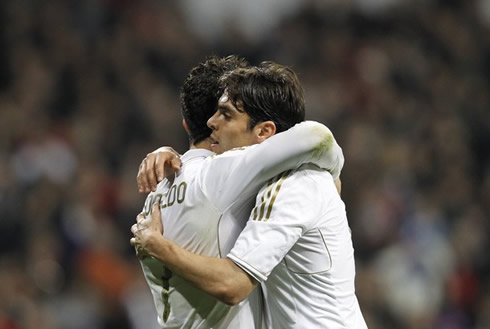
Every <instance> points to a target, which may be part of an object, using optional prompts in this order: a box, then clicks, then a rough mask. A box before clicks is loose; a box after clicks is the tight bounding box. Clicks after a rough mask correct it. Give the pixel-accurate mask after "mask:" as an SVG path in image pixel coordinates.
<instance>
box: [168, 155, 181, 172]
mask: <svg viewBox="0 0 490 329" xmlns="http://www.w3.org/2000/svg"><path fill="white" fill-rule="evenodd" d="M170 164H171V166H172V169H173V170H174V171H179V170H180V166H181V165H182V162H181V161H180V158H173V159H172V160H171V161H170Z"/></svg>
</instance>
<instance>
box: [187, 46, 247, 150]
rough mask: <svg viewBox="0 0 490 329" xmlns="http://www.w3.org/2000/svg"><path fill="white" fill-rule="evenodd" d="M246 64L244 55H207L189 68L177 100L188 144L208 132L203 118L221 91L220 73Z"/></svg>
mask: <svg viewBox="0 0 490 329" xmlns="http://www.w3.org/2000/svg"><path fill="white" fill-rule="evenodd" d="M247 65H248V63H247V61H246V60H245V59H243V58H241V57H238V56H236V55H230V56H227V57H221V58H220V57H216V56H211V57H208V58H206V60H205V61H204V62H202V63H200V64H199V65H198V66H196V67H194V68H193V69H192V70H191V71H190V72H189V75H188V76H187V78H186V79H185V81H184V85H183V86H182V88H181V91H180V101H181V104H182V116H183V117H184V119H185V121H186V123H187V127H188V128H189V132H188V133H189V142H190V143H191V144H196V143H199V142H200V141H202V140H204V139H206V138H207V137H209V135H210V134H211V129H209V128H208V126H207V121H208V119H209V118H210V117H212V116H213V114H214V113H215V112H216V107H217V104H218V99H219V97H220V96H221V94H222V93H223V87H222V86H221V84H220V78H221V76H222V75H223V74H224V73H225V72H228V71H231V70H234V69H237V68H245V67H246V66H247Z"/></svg>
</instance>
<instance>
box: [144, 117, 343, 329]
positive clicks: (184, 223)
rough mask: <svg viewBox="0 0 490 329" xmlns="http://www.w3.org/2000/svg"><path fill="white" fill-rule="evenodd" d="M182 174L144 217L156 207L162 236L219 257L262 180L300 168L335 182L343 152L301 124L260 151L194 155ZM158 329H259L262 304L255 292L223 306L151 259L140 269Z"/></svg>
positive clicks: (313, 126) (160, 189) (160, 191)
mask: <svg viewBox="0 0 490 329" xmlns="http://www.w3.org/2000/svg"><path fill="white" fill-rule="evenodd" d="M181 160H182V168H181V170H180V172H179V173H178V174H177V175H175V177H174V178H173V179H172V180H167V179H165V180H164V181H162V182H161V183H160V184H158V186H157V191H156V192H153V193H150V194H149V195H148V198H147V200H146V202H145V206H144V211H145V213H147V214H148V213H149V212H150V210H151V206H152V204H153V203H155V202H159V204H160V208H161V210H162V222H163V225H164V236H165V237H166V238H168V239H169V240H172V241H174V242H175V243H177V244H178V245H179V246H181V247H183V248H185V249H187V250H189V251H191V252H194V253H197V254H200V255H205V256H212V257H224V256H225V255H226V254H227V253H228V252H229V251H230V250H231V247H232V246H233V244H234V243H235V241H236V238H237V237H238V235H239V234H240V232H241V230H242V229H243V227H244V226H245V224H246V221H247V219H248V215H249V214H250V211H251V209H252V208H253V204H254V198H255V196H256V194H257V192H258V191H259V189H260V187H261V186H262V184H263V183H264V182H266V181H267V179H270V178H271V177H274V176H275V175H277V174H279V173H281V172H283V171H284V170H286V169H289V168H296V167H298V166H300V165H301V164H303V163H315V164H316V165H319V166H321V167H322V168H326V169H329V170H330V171H331V172H332V173H334V175H336V176H338V175H339V174H340V170H341V168H342V166H343V162H344V158H343V155H342V150H341V149H340V147H339V146H338V145H337V143H336V142H335V139H334V138H333V136H332V134H331V132H330V130H328V128H327V127H325V126H324V125H322V124H319V123H315V122H303V123H301V124H298V125H296V126H295V127H293V128H291V129H289V130H288V131H286V132H283V133H280V134H277V135H275V136H273V137H271V138H269V139H268V140H266V141H265V142H263V143H261V144H259V145H253V146H249V147H245V148H239V149H235V150H231V151H228V152H225V153H223V154H221V155H213V154H212V153H211V152H209V151H207V150H203V149H194V150H190V151H188V152H186V153H185V154H184V155H183V156H182V159H181ZM141 264H142V268H143V271H144V274H145V278H146V280H147V283H148V285H149V286H150V290H151V292H152V294H153V298H154V303H155V306H156V309H157V313H158V323H159V324H160V325H161V326H162V328H237V329H240V328H247V329H250V328H254V325H255V328H260V326H261V321H262V317H261V314H260V313H261V309H262V305H261V296H260V291H259V289H256V290H255V291H254V292H253V293H252V294H251V296H249V298H248V299H246V300H245V301H243V302H242V303H240V304H239V305H237V306H233V307H231V306H228V305H226V304H224V303H221V302H219V301H217V300H216V299H214V298H213V297H210V296H209V295H207V294H205V293H204V292H202V291H200V290H199V289H197V288H195V287H194V286H193V285H191V284H189V283H188V282H186V281H184V280H183V279H181V278H180V277H178V276H177V275H173V274H172V273H171V272H170V271H169V270H168V269H166V268H165V266H164V264H162V263H161V262H159V261H157V260H156V259H154V258H152V257H147V258H145V259H143V260H142V261H141Z"/></svg>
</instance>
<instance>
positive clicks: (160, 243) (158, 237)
mask: <svg viewBox="0 0 490 329" xmlns="http://www.w3.org/2000/svg"><path fill="white" fill-rule="evenodd" d="M167 242H168V241H167V239H165V238H164V237H163V235H162V234H161V233H160V232H156V231H153V232H152V233H151V234H150V235H149V236H148V240H147V247H146V248H145V249H146V250H147V252H148V253H149V254H150V255H151V256H153V257H155V258H157V259H160V260H162V261H163V259H162V254H163V255H165V252H162V251H164V249H165V248H166V244H167Z"/></svg>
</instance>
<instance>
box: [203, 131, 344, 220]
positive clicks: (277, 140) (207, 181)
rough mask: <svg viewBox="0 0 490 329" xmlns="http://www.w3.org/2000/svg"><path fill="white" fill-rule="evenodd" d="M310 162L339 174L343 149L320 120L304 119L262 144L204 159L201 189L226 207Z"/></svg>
mask: <svg viewBox="0 0 490 329" xmlns="http://www.w3.org/2000/svg"><path fill="white" fill-rule="evenodd" d="M305 163H312V164H315V165H317V166H318V167H320V168H322V169H326V170H328V171H330V172H331V173H332V176H333V177H334V178H337V177H339V175H340V171H341V169H342V166H343V164H344V156H343V153H342V149H341V148H340V146H339V145H338V144H337V142H336V140H335V138H334V136H333V134H332V132H331V131H330V130H329V129H328V128H327V127H326V126H325V125H323V124H321V123H318V122H314V121H305V122H302V123H299V124H297V125H295V126H294V127H292V128H291V129H289V130H287V131H285V132H282V133H279V134H276V135H274V136H272V137H270V138H269V139H267V140H266V141H264V142H263V143H261V144H257V145H252V146H249V147H245V148H239V149H234V150H231V151H228V152H225V153H223V154H221V155H216V156H212V157H210V158H208V159H206V160H205V162H204V164H203V167H202V172H201V175H200V178H199V183H200V185H201V189H202V190H203V191H204V193H205V194H206V196H207V198H208V200H210V201H211V202H212V203H213V204H214V206H215V207H217V208H218V209H219V210H221V211H225V210H226V209H227V208H228V207H229V206H231V205H232V204H233V203H234V202H235V200H237V199H238V198H239V197H240V196H245V197H251V196H253V195H254V194H255V193H256V192H257V191H258V190H259V188H260V186H262V185H263V184H264V183H265V182H266V181H267V180H268V179H270V178H272V177H274V176H276V175H278V174H280V173H281V172H283V171H285V170H288V169H294V168H297V167H299V166H300V165H302V164H305Z"/></svg>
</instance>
